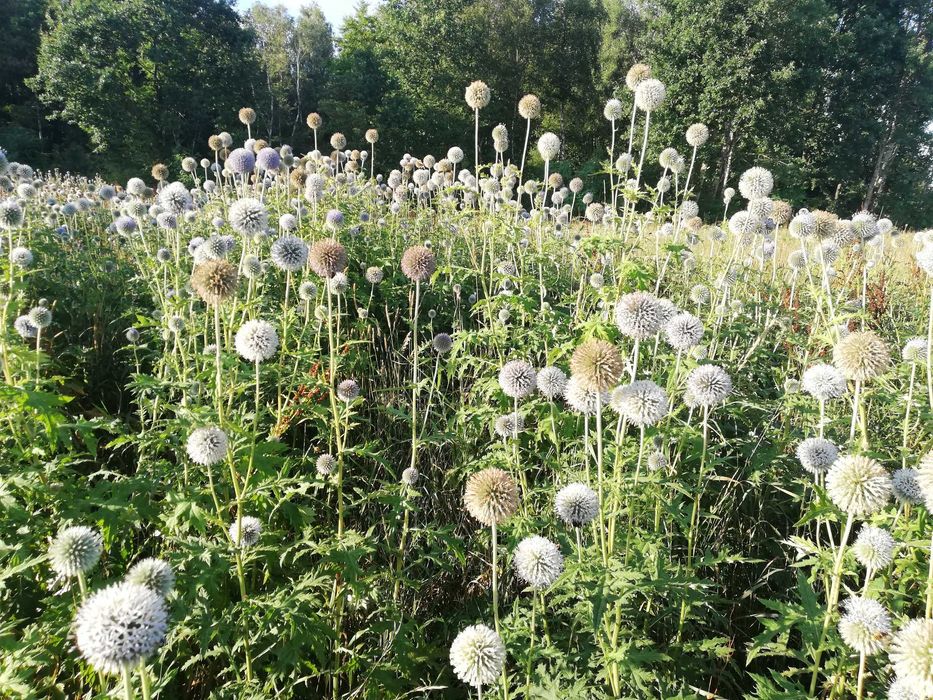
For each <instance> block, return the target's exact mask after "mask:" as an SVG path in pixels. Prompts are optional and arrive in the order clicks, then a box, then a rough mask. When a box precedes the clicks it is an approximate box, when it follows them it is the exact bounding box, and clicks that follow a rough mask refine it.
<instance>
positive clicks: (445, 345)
mask: <svg viewBox="0 0 933 700" xmlns="http://www.w3.org/2000/svg"><path fill="white" fill-rule="evenodd" d="M453 345H454V339H453V338H451V337H450V334H449V333H438V334H437V335H435V336H434V338H433V339H432V340H431V347H433V348H434V352H436V353H439V354H441V355H445V354H447V353H448V352H450V349H451V348H452V347H453Z"/></svg>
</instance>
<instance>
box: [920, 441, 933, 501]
mask: <svg viewBox="0 0 933 700" xmlns="http://www.w3.org/2000/svg"><path fill="white" fill-rule="evenodd" d="M916 481H917V486H918V487H919V489H920V492H921V493H922V494H923V500H924V501H925V503H926V506H927V510H929V511H931V512H933V452H927V453H926V454H925V455H924V456H923V457H922V458H921V460H920V464H919V465H917V472H916Z"/></svg>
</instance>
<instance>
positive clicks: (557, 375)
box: [538, 367, 567, 401]
mask: <svg viewBox="0 0 933 700" xmlns="http://www.w3.org/2000/svg"><path fill="white" fill-rule="evenodd" d="M566 386H567V375H566V374H564V373H563V371H562V370H561V369H560V368H559V367H545V368H544V369H542V370H541V371H540V372H538V391H540V392H541V395H542V396H544V397H545V398H546V399H548V400H549V401H553V400H554V399H555V398H557V397H558V396H560V395H561V394H563V393H564V389H565V388H566Z"/></svg>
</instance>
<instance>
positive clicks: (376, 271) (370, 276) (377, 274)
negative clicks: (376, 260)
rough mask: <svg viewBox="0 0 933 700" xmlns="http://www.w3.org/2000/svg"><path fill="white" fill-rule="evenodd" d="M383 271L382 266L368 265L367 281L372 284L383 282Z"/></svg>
mask: <svg viewBox="0 0 933 700" xmlns="http://www.w3.org/2000/svg"><path fill="white" fill-rule="evenodd" d="M383 276H384V275H383V272H382V268H381V267H376V266H372V267H368V268H366V281H367V282H369V283H370V284H379V283H380V282H382V278H383Z"/></svg>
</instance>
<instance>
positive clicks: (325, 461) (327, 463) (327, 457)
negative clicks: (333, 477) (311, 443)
mask: <svg viewBox="0 0 933 700" xmlns="http://www.w3.org/2000/svg"><path fill="white" fill-rule="evenodd" d="M336 467H337V460H336V459H335V458H334V456H333V455H331V454H322V455H319V456H318V458H317V462H316V463H315V469H316V470H317V473H318V474H320V475H321V476H327V475H328V474H330V473H331V472H332V471H334V469H335V468H336Z"/></svg>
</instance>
